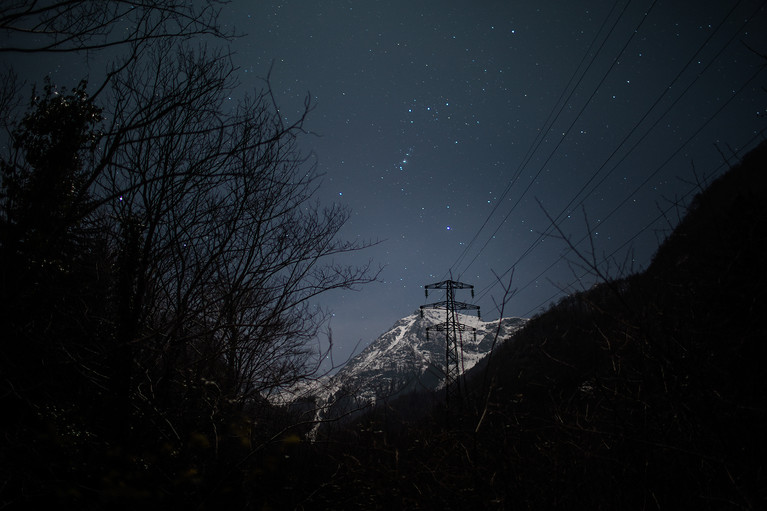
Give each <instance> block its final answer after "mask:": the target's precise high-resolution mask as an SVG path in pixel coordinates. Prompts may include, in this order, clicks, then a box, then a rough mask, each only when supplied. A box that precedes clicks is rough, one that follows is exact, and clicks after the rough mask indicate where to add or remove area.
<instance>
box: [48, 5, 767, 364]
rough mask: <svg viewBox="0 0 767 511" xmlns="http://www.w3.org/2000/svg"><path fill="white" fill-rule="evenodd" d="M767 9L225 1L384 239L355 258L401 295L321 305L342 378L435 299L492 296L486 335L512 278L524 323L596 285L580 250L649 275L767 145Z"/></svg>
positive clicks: (227, 14)
mask: <svg viewBox="0 0 767 511" xmlns="http://www.w3.org/2000/svg"><path fill="white" fill-rule="evenodd" d="M766 3H767V2H764V1H762V0H759V1H756V0H741V1H735V0H732V1H727V2H723V1H721V0H696V1H683V0H674V1H671V0H666V1H660V0H617V1H615V2H612V1H599V2H597V1H581V0H578V1H571V0H550V1H546V2H540V1H534V0H521V1H510V0H509V1H501V0H486V1H478V2H466V1H462V2H458V1H452V0H419V1H415V2H414V1H412V0H411V1H402V0H389V1H379V0H367V1H356V0H323V1H321V2H320V1H316V0H288V1H285V0H281V1H278V0H274V1H271V0H259V1H257V2H256V1H248V0H234V1H232V2H231V3H230V4H229V5H227V6H225V7H224V8H223V10H222V13H221V16H222V18H221V21H222V23H223V24H224V25H226V27H227V28H230V29H233V30H235V31H236V32H238V33H240V34H243V35H242V37H240V38H238V39H236V40H235V41H233V42H232V45H231V46H232V49H233V50H234V51H235V56H234V58H235V61H236V64H237V65H238V66H239V71H238V73H239V80H240V83H241V87H243V88H245V89H247V88H251V89H252V88H260V87H262V86H263V78H264V77H265V76H266V75H267V74H268V73H269V70H270V68H271V85H272V87H273V90H274V92H275V95H276V98H277V101H278V103H279V104H280V105H281V113H282V115H283V116H284V117H285V118H286V119H288V120H291V119H295V118H296V117H297V116H298V115H299V113H300V111H301V108H302V106H303V104H304V99H305V98H306V97H307V96H310V97H311V103H312V106H313V110H312V112H311V114H310V116H309V119H308V124H307V128H308V129H309V130H311V132H312V134H311V135H309V136H306V137H304V139H303V140H302V142H301V147H302V150H303V151H304V152H305V153H307V154H311V155H312V158H313V161H314V162H316V164H317V165H318V168H319V171H320V172H321V173H322V174H324V178H323V184H322V187H321V189H320V192H319V197H320V199H321V200H322V201H323V202H325V203H329V202H333V201H335V202H339V203H341V204H344V205H346V206H348V208H349V209H350V211H351V217H350V219H349V221H348V223H347V224H346V226H345V227H344V230H343V232H342V235H343V237H345V238H347V239H358V240H362V241H366V240H372V241H376V240H380V243H379V244H377V245H376V246H374V247H372V248H370V249H367V250H365V251H363V252H358V253H353V254H349V255H348V256H347V257H345V258H342V259H338V261H337V262H342V263H349V264H365V263H366V262H367V261H368V260H369V259H372V260H373V262H374V264H377V265H382V266H384V269H383V271H382V273H381V281H380V282H378V283H374V284H370V285H367V286H365V287H363V288H362V289H361V290H359V291H334V292H332V293H329V294H327V295H324V296H323V297H322V298H321V300H320V303H319V304H320V305H322V306H324V307H328V308H329V309H331V310H332V311H333V317H332V319H331V323H330V327H331V328H332V333H333V340H334V347H335V354H334V360H335V362H336V363H338V362H339V361H341V360H343V359H345V358H346V357H348V356H349V355H350V354H351V353H352V352H353V351H354V350H355V349H356V351H357V352H358V351H360V350H361V349H362V348H364V347H365V346H366V345H367V344H369V343H370V342H371V341H372V340H374V339H375V338H376V337H377V336H378V335H380V334H381V333H383V332H384V331H386V330H387V329H388V328H389V327H390V326H391V325H392V324H393V323H394V322H395V321H397V320H398V319H399V318H401V317H403V316H406V315H408V314H410V313H412V312H413V311H414V310H416V309H417V308H418V307H419V305H422V304H424V303H426V302H427V299H426V298H425V297H424V290H423V286H424V285H426V284H429V283H433V282H437V281H441V280H444V279H447V278H451V277H452V278H453V279H454V280H460V281H462V282H465V283H469V284H473V285H474V286H475V290H476V296H475V299H474V300H472V298H471V297H470V295H469V293H468V291H459V292H458V293H457V298H458V299H459V300H463V301H467V302H472V303H476V304H478V305H480V306H481V308H482V317H483V319H494V318H497V317H498V310H497V307H496V304H497V303H498V302H500V301H501V299H502V297H503V294H504V293H503V286H502V285H499V281H498V279H497V277H496V275H497V276H498V277H501V279H502V281H503V282H504V283H505V284H508V279H509V277H510V275H511V270H512V268H513V269H514V271H513V282H512V284H511V287H512V288H516V290H517V291H516V293H515V294H514V295H513V296H511V297H510V299H509V300H508V302H507V303H506V307H505V312H504V315H507V316H524V317H530V316H532V315H534V314H535V313H536V312H539V311H540V310H542V309H543V308H545V307H547V306H548V305H549V303H551V302H555V301H556V300H557V299H558V298H559V297H560V296H562V295H563V294H564V293H566V292H569V291H573V290H577V289H582V288H584V287H586V288H587V287H589V286H590V285H592V284H593V282H594V279H593V277H590V276H589V275H584V273H585V271H584V270H583V269H582V268H580V267H579V266H578V263H579V262H580V261H579V259H578V258H577V257H576V256H575V255H574V254H573V253H572V252H570V251H568V245H567V243H566V242H565V241H564V240H562V239H561V236H562V235H564V236H566V237H568V238H569V239H570V240H571V241H572V243H573V244H576V245H577V247H578V248H579V250H581V251H582V253H583V254H586V255H589V256H590V255H591V254H592V253H593V254H594V255H595V256H596V258H597V260H598V261H599V262H600V264H602V268H603V269H604V270H605V271H608V272H609V273H610V274H612V275H618V274H620V272H621V267H623V268H625V269H626V270H628V271H638V270H641V269H642V268H645V267H646V266H647V265H648V263H649V261H650V258H651V257H652V255H653V253H654V251H655V250H656V248H657V246H658V243H659V241H660V240H662V239H663V237H664V236H665V235H666V234H667V233H668V232H669V231H670V229H671V227H672V226H673V225H674V224H675V223H676V222H677V221H678V215H680V214H681V212H682V210H681V209H680V207H679V205H680V204H684V203H687V202H689V200H690V199H691V198H692V194H694V192H695V191H696V189H697V186H698V185H697V182H702V181H704V180H706V179H711V178H712V177H715V176H717V175H720V174H721V173H722V172H724V171H725V170H726V168H727V166H728V165H729V164H733V163H734V162H736V161H737V158H738V156H740V155H742V154H743V152H744V151H746V150H748V149H749V148H751V147H753V146H755V145H756V144H757V143H758V142H759V141H761V140H763V139H764V138H765V136H764V134H763V130H765V128H767V113H766V112H765V110H767V91H766V90H765V89H766V88H767V72H764V71H763V68H764V67H765V64H767V59H765V58H764V57H762V56H759V55H757V53H755V52H760V53H761V54H767V8H766V7H765V4H766ZM45 65H47V64H45ZM54 68H55V69H59V70H60V69H61V68H60V67H59V68H56V67H55V66H54ZM54 72H55V71H54ZM62 72H63V71H62ZM675 204H677V206H675ZM552 220H555V221H556V222H555V224H556V225H557V226H558V229H559V230H561V233H560V232H558V231H557V230H554V229H553V227H552V225H553V223H552ZM589 240H591V241H593V251H592V246H591V243H589ZM605 259H607V260H609V261H610V262H609V263H602V261H604V260H605ZM441 299H442V298H441V296H439V295H438V294H436V293H435V294H431V293H430V295H429V299H428V301H436V300H441Z"/></svg>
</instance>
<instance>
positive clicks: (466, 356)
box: [305, 309, 527, 420]
mask: <svg viewBox="0 0 767 511" xmlns="http://www.w3.org/2000/svg"><path fill="white" fill-rule="evenodd" d="M457 316H458V317H457V320H458V321H459V322H460V323H463V324H464V325H466V327H467V329H466V330H464V331H463V332H459V338H458V344H459V347H461V348H462V349H461V351H462V359H461V366H462V372H464V371H468V370H469V369H471V368H472V367H474V365H475V364H476V363H477V362H478V361H479V360H481V359H482V358H483V357H484V356H486V355H487V354H488V353H489V352H490V349H491V348H492V346H493V341H494V339H495V337H496V334H497V336H498V338H497V341H498V342H503V341H505V340H507V339H508V338H509V337H511V335H512V334H513V333H514V332H516V331H517V330H518V329H520V328H521V327H522V326H524V324H525V323H526V321H527V320H526V319H523V318H501V319H500V320H495V321H482V320H481V319H479V318H478V317H477V316H471V315H467V314H457ZM445 321H446V312H445V311H444V310H434V309H428V310H423V315H421V311H416V312H415V313H413V314H411V315H409V316H405V317H404V318H401V319H399V320H398V321H396V322H395V323H394V325H393V326H392V327H391V328H390V329H389V330H388V331H386V332H385V333H383V334H382V335H381V336H379V337H378V338H377V339H375V340H374V341H373V342H371V343H370V345H368V346H367V348H365V349H364V350H363V351H362V352H361V353H359V354H358V355H356V356H355V357H353V358H352V359H351V360H350V361H349V362H348V363H347V364H346V365H345V366H344V367H343V368H342V369H341V370H340V371H339V372H338V373H336V374H335V375H333V376H329V377H326V378H321V379H320V380H318V381H317V382H314V384H313V385H312V386H311V388H309V389H308V391H307V392H305V394H309V395H312V396H313V399H314V402H315V406H316V409H317V410H318V412H317V413H318V417H317V419H318V420H321V419H327V418H330V417H334V416H341V415H342V414H346V413H348V412H349V410H353V409H358V408H363V407H365V406H367V405H370V404H375V403H376V401H377V400H379V399H384V398H392V397H396V396H398V395H401V394H403V393H405V392H410V391H415V390H422V391H431V390H436V389H438V388H440V386H442V385H444V378H445V359H446V357H445V351H446V341H445V333H444V332H442V331H437V330H431V329H430V331H429V332H428V335H427V328H429V327H434V326H436V325H438V324H440V323H444V322H445Z"/></svg>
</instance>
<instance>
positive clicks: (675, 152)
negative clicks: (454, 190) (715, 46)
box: [464, 2, 767, 297]
mask: <svg viewBox="0 0 767 511" xmlns="http://www.w3.org/2000/svg"><path fill="white" fill-rule="evenodd" d="M739 3H740V2H739ZM765 4H767V2H763V3H762V4H761V5H760V7H759V8H757V10H756V11H754V13H753V14H752V17H753V16H755V15H756V14H757V13H758V12H759V10H760V9H761V8H762V7H763V6H764V5H765ZM735 7H737V4H736V6H735ZM735 7H733V9H731V10H730V11H729V12H728V13H727V15H726V16H725V17H724V18H723V19H722V21H721V22H720V23H719V25H718V26H717V29H716V30H715V31H714V32H712V33H711V34H710V35H709V37H708V38H707V39H706V41H704V42H703V44H702V45H701V46H699V48H698V50H697V51H696V53H695V54H694V55H693V56H692V57H691V58H690V60H689V61H688V62H687V64H686V65H685V66H684V67H683V68H682V70H681V71H680V72H679V73H678V74H677V76H676V77H675V78H674V79H673V80H672V81H671V83H670V84H669V85H668V86H667V87H666V88H665V89H664V92H663V93H662V94H661V95H660V96H659V97H658V98H657V99H656V100H655V102H654V103H653V105H652V106H651V107H650V109H649V110H647V112H646V113H645V114H644V115H643V116H642V118H641V119H640V120H639V121H638V122H637V123H635V124H634V126H633V128H632V129H631V130H630V131H629V133H628V134H627V135H626V136H625V137H624V139H623V140H622V141H621V142H620V144H619V145H618V146H617V147H616V149H615V150H614V151H613V152H612V153H611V154H610V156H609V157H608V158H607V159H606V160H605V162H604V163H603V164H602V165H601V166H600V167H599V168H598V169H597V171H596V172H594V173H593V174H592V176H591V177H590V178H589V180H588V181H587V182H586V184H584V186H583V187H581V189H580V190H579V191H578V193H576V194H575V196H574V197H573V199H572V200H571V201H570V202H569V203H568V205H567V206H565V208H564V209H563V210H562V211H561V212H560V213H559V214H558V215H557V216H556V217H555V218H554V221H553V222H552V223H551V224H550V225H549V227H547V229H546V230H545V231H544V232H542V233H541V234H540V235H539V236H538V238H537V239H536V240H535V241H534V242H533V243H532V244H531V245H530V246H529V247H528V248H527V249H526V250H525V252H524V253H523V254H522V255H521V256H520V257H519V258H518V259H517V260H516V261H515V262H514V264H512V265H511V266H510V268H512V267H514V266H516V265H517V264H519V262H521V261H522V260H523V259H524V258H525V257H526V256H527V255H529V254H530V253H531V252H532V250H533V249H534V248H535V247H536V246H537V244H538V243H539V242H540V241H541V240H542V239H543V238H544V237H545V236H546V235H548V234H549V233H550V232H551V229H552V228H553V227H554V226H555V225H556V221H557V220H558V219H559V218H560V217H561V216H562V215H563V214H564V213H566V212H567V211H568V210H569V208H570V206H571V205H572V204H573V202H574V201H575V200H576V199H577V197H578V196H579V195H580V194H581V193H582V192H583V191H584V190H585V188H586V187H587V186H588V185H589V184H590V183H591V182H592V181H593V180H594V179H595V178H596V176H597V175H598V174H599V172H601V170H602V169H603V168H604V167H605V165H606V164H607V163H608V162H609V160H610V159H612V157H613V156H614V155H615V154H616V153H617V151H618V149H620V147H621V146H622V145H623V144H625V142H626V141H627V140H628V139H629V138H630V137H631V135H632V134H633V133H634V132H635V131H636V129H638V127H639V125H641V123H642V122H643V121H644V120H645V119H646V118H647V116H648V115H649V113H650V112H651V111H652V110H653V109H654V108H655V107H656V106H657V104H658V103H659V102H660V101H661V100H662V98H663V97H664V96H665V95H666V92H667V91H668V90H669V89H671V88H672V86H673V85H674V83H675V82H676V81H677V80H678V79H679V78H680V76H681V75H682V74H683V73H684V71H685V70H686V69H687V67H689V65H690V64H691V63H692V62H693V61H694V60H695V57H696V56H697V55H698V54H699V53H700V52H701V51H702V50H703V48H704V47H705V46H706V45H707V44H708V42H709V41H710V40H711V38H712V37H713V36H714V34H715V33H716V31H717V30H719V28H720V27H721V26H722V25H723V24H724V22H725V21H726V20H727V18H729V16H730V15H731V14H732V12H733V11H734V9H735ZM752 17H749V18H747V19H746V21H745V22H744V24H743V25H742V26H741V27H740V28H739V29H738V30H737V31H736V32H735V33H734V35H733V36H732V37H731V38H730V39H729V40H728V41H727V43H725V44H724V45H723V46H722V48H721V49H720V50H719V52H718V53H717V54H716V55H715V56H714V57H713V58H712V59H711V60H710V61H709V63H708V64H707V65H706V67H705V68H704V69H703V70H702V71H701V72H700V73H699V74H698V76H697V77H696V78H695V80H693V82H691V83H690V84H689V85H688V86H687V87H686V88H685V89H684V91H683V92H682V93H681V94H680V95H679V96H678V97H677V98H676V99H675V100H674V102H673V103H672V104H671V105H670V106H669V107H668V108H667V109H666V110H665V111H664V113H663V114H661V116H660V117H659V118H658V119H657V120H656V121H655V122H654V123H653V124H652V126H650V127H649V128H648V129H647V131H646V132H645V133H644V135H642V137H640V139H639V140H638V141H637V142H636V143H635V144H634V145H633V146H632V147H631V148H630V149H629V151H628V152H627V153H626V154H625V155H624V156H623V157H622V158H621V159H620V160H619V161H618V162H617V163H616V164H615V165H614V166H613V168H612V169H611V170H610V171H609V172H608V173H607V174H606V175H605V176H604V177H603V178H602V179H601V180H600V181H599V182H598V183H597V184H596V185H595V186H594V187H593V188H592V189H591V190H590V191H589V192H588V193H587V194H586V195H585V196H584V197H583V198H582V199H581V200H580V202H579V203H578V204H577V205H580V204H582V203H583V202H584V201H585V199H586V198H587V197H588V196H590V195H591V194H593V193H594V191H595V190H596V189H597V188H598V187H599V186H600V185H601V184H602V183H603V182H604V181H605V180H606V179H607V177H609V176H610V175H611V174H612V173H613V172H614V171H615V170H616V169H617V167H618V165H620V163H622V162H623V161H624V160H625V159H626V158H627V157H628V155H629V154H631V152H633V150H634V149H636V147H637V146H638V145H639V144H640V143H641V142H642V141H643V140H644V138H646V137H647V135H648V134H649V133H650V131H651V130H652V128H654V127H655V126H656V125H657V124H658V123H659V122H660V121H661V120H662V119H663V118H664V117H665V116H666V115H667V114H668V112H669V111H670V110H671V109H673V107H674V106H675V105H676V104H677V103H678V102H679V101H680V100H681V98H682V97H683V96H684V95H685V93H686V92H687V91H688V90H689V89H690V88H691V87H692V86H693V85H694V84H695V82H696V81H697V80H698V79H699V78H700V76H701V75H702V74H703V73H705V72H706V70H707V69H708V68H709V67H710V66H711V65H712V64H713V63H714V62H715V61H716V59H717V58H718V57H719V56H720V55H721V53H722V52H723V51H724V50H725V49H726V48H727V47H728V46H729V45H730V44H731V43H732V41H733V40H734V39H735V37H737V35H738V34H739V33H740V32H741V31H742V30H743V28H745V26H746V25H747V24H748V22H750V20H751V19H752ZM762 69H763V67H762V68H760V69H759V70H758V71H757V72H756V73H755V74H754V75H753V76H752V77H751V78H750V79H749V80H748V81H747V82H746V83H745V84H744V85H743V86H741V88H740V89H739V90H738V91H737V92H736V93H735V94H733V95H732V96H731V97H730V99H728V100H727V101H726V102H725V103H724V104H723V105H722V106H721V107H720V108H719V109H718V110H717V111H716V112H715V113H714V114H713V115H712V116H711V117H709V119H708V120H707V121H705V122H704V124H703V125H702V126H701V127H700V128H698V130H696V131H695V132H694V133H693V135H692V136H691V137H689V138H688V139H687V140H686V141H685V142H684V143H683V144H682V145H681V146H679V147H678V148H677V150H676V151H674V153H672V156H671V157H669V159H668V160H667V161H666V162H664V163H663V164H662V165H661V166H660V167H658V168H657V169H656V170H655V172H653V173H652V174H651V175H650V176H649V177H648V178H647V179H646V180H645V181H643V183H642V184H641V185H640V187H639V188H638V189H637V190H635V191H634V192H632V193H631V194H630V195H629V196H628V197H627V198H625V199H624V200H623V201H622V202H621V204H620V205H621V206H622V205H623V204H625V202H626V201H627V200H628V199H629V198H630V197H631V196H633V195H634V194H636V193H637V192H638V191H639V189H641V186H644V184H646V182H647V181H649V179H651V178H652V177H653V176H655V175H656V174H657V173H658V172H659V171H660V170H661V169H662V168H663V167H664V166H665V165H666V164H667V163H668V161H670V159H671V158H673V156H675V155H676V154H677V153H678V152H679V151H680V150H681V149H682V148H683V147H684V146H685V145H687V144H688V143H689V142H690V141H691V140H692V139H693V138H694V137H695V136H696V135H697V134H698V133H700V131H701V130H702V129H703V128H705V126H707V125H708V124H709V123H710V122H711V121H712V120H713V119H714V118H715V117H716V116H717V115H719V113H721V111H722V110H723V109H724V108H725V107H726V106H727V105H728V104H729V103H730V102H731V101H732V99H733V98H734V97H735V96H737V94H738V93H740V92H741V91H742V90H743V89H744V88H745V87H746V86H747V85H748V83H750V82H751V81H752V80H753V79H755V78H756V76H757V75H758V74H759V73H760V72H761V70H762ZM577 205H576V206H577ZM619 207H620V206H619ZM616 210H617V208H616V209H614V210H613V211H612V212H611V213H610V215H612V214H613V213H614V212H615V211H616ZM608 216H609V215H608ZM606 218H607V217H605V219H606ZM483 248H484V247H483ZM475 259H476V257H475ZM473 261H474V260H472V262H473ZM467 269H468V266H467V268H466V269H465V270H464V271H466V270H467ZM509 271H510V269H509V270H506V271H505V272H504V273H503V274H502V276H503V275H506V274H508V272H509ZM536 279H537V278H536ZM496 284H497V283H495V282H494V283H492V284H491V285H490V286H489V287H493V286H495V285H496ZM487 290H488V288H485V289H483V291H481V292H480V296H481V297H482V296H484V295H485V294H486V293H487Z"/></svg>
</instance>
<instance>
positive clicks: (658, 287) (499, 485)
mask: <svg viewBox="0 0 767 511" xmlns="http://www.w3.org/2000/svg"><path fill="white" fill-rule="evenodd" d="M766 171H767V144H764V143H763V144H762V145H761V146H760V147H758V148H757V149H756V150H754V151H753V152H752V153H750V154H749V155H748V156H747V157H746V158H745V159H744V160H743V162H742V164H741V165H739V166H738V167H736V168H734V169H732V170H731V171H729V172H728V173H727V174H725V175H724V176H722V177H721V178H720V179H718V180H717V181H715V182H714V183H712V184H711V186H710V187H708V189H707V190H705V191H704V192H702V193H701V194H700V195H699V196H698V197H697V198H696V199H695V200H694V202H693V204H692V206H691V208H690V211H689V213H688V214H687V215H686V217H685V219H684V220H683V221H682V222H681V223H680V225H679V226H678V227H677V229H676V230H675V231H674V233H673V234H672V235H671V236H670V237H669V238H668V239H667V241H666V242H665V243H664V244H663V245H662V246H661V247H660V249H659V250H658V252H657V255H656V257H655V259H654V261H653V263H652V265H651V267H650V268H649V269H648V271H646V272H645V273H643V274H640V275H634V276H631V277H628V278H626V279H623V280H619V281H611V282H606V283H603V284H601V285H599V286H597V287H595V288H594V289H592V290H590V291H588V292H584V293H580V294H576V295H573V296H570V297H567V298H565V299H563V300H562V301H561V302H560V303H559V304H558V305H557V306H555V307H552V308H551V309H550V310H548V311H547V312H545V313H543V314H541V315H540V316H538V317H536V318H534V319H532V320H531V321H530V322H529V324H528V326H527V327H526V328H525V329H523V330H522V331H521V332H519V333H518V334H517V336H516V338H515V340H514V342H507V343H505V344H503V346H502V348H501V349H500V350H499V351H498V352H497V353H496V354H495V356H494V359H493V361H492V364H491V366H490V370H489V373H488V374H487V376H488V377H487V379H485V378H484V376H485V375H484V374H480V375H477V377H475V380H474V382H475V388H474V390H473V392H474V396H473V398H472V402H471V403H470V404H469V405H467V406H465V407H464V409H463V411H462V412H461V413H460V414H458V413H456V412H453V413H452V415H451V416H450V417H449V420H448V421H445V420H444V416H440V415H439V413H435V414H434V416H433V418H432V419H430V420H427V421H422V422H420V423H418V424H417V425H411V426H410V429H409V433H408V434H406V435H404V436H399V437H394V436H393V435H389V434H387V431H388V429H389V428H387V427H386V426H384V425H382V424H381V423H378V422H376V421H375V419H373V420H372V421H371V422H368V423H364V424H359V425H358V426H357V427H356V429H355V430H353V431H348V432H347V433H346V434H345V436H344V437H343V438H342V439H343V445H344V449H343V452H337V451H334V450H333V448H332V447H331V448H329V451H330V454H329V455H328V456H329V458H330V459H331V460H335V462H337V465H336V466H338V469H337V471H336V473H335V476H334V477H333V478H332V479H331V480H330V481H329V482H328V484H327V485H326V486H324V487H323V488H321V489H320V490H319V491H318V492H317V493H315V494H314V495H313V496H312V498H311V502H312V503H314V504H316V505H318V506H322V505H325V504H328V503H330V502H333V503H334V504H335V505H334V506H333V507H336V508H339V507H346V508H370V507H379V508H383V507H389V506H394V507H397V508H409V509H436V508H439V509H476V508H485V509H546V508H565V509H567V508H573V507H579V508H584V509H680V508H695V509H764V508H765V506H767V464H766V463H765V457H766V456H767V441H766V440H765V433H764V431H765V430H767V374H765V373H766V371H765V369H764V367H765V362H767V356H766V355H767V344H765V343H766V342H767V336H766V335H765V334H766V333H767V328H765V319H766V318H767V306H766V305H765V295H764V290H765V288H766V287H767V272H766V271H765V269H764V260H765V257H764V247H765V246H767V243H766V241H767V239H765V238H767V212H765V208H764V204H765V201H766V200H767V177H766V175H765V172H766ZM483 381H487V382H489V384H488V386H486V387H482V385H481V383H482V382H483ZM487 396H489V399H487V400H486V398H487ZM446 424H447V426H446ZM331 445H332V444H331ZM350 445H354V446H355V447H354V448H349V446H350Z"/></svg>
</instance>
